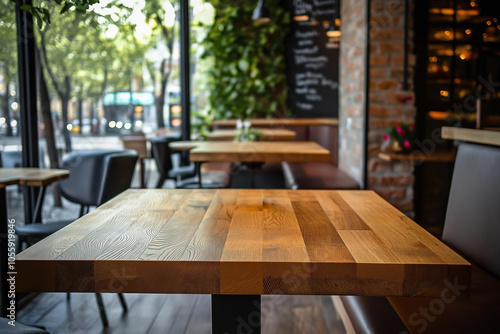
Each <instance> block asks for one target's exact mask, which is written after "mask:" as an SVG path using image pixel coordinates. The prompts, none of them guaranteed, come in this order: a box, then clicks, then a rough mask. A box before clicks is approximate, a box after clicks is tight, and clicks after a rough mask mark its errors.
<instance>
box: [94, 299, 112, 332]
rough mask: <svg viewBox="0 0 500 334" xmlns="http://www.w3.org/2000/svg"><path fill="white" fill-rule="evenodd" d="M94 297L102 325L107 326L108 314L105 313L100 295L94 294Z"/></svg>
mask: <svg viewBox="0 0 500 334" xmlns="http://www.w3.org/2000/svg"><path fill="white" fill-rule="evenodd" d="M95 299H96V300H97V306H98V307H99V314H100V315H101V321H102V325H103V326H104V327H108V326H109V323H108V316H107V315H106V309H105V308H104V303H103V302H102V296H101V294H100V293H96V294H95Z"/></svg>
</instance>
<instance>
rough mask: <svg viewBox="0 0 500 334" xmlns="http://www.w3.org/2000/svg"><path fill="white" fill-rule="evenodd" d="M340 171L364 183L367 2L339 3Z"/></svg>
mask: <svg viewBox="0 0 500 334" xmlns="http://www.w3.org/2000/svg"><path fill="white" fill-rule="evenodd" d="M341 17H342V38H341V42H340V51H341V55H340V75H339V81H340V86H339V89H340V90H339V97H340V108H339V167H340V168H341V169H342V170H344V171H346V172H347V173H349V174H350V175H351V176H352V177H353V178H355V179H356V180H358V181H359V182H360V183H361V182H362V180H363V164H364V161H363V152H364V136H363V129H364V122H365V119H364V118H365V117H364V114H365V99H366V96H365V94H364V92H365V82H366V65H365V64H366V61H365V59H366V58H365V57H366V48H365V46H366V29H365V27H366V0H350V1H342V2H341Z"/></svg>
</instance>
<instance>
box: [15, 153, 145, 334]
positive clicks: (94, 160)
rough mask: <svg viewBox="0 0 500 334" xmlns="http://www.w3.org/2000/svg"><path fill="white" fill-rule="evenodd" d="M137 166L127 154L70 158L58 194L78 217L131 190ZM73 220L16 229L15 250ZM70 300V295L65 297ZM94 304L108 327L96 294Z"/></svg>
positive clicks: (133, 156) (100, 302)
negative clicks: (77, 206)
mask: <svg viewBox="0 0 500 334" xmlns="http://www.w3.org/2000/svg"><path fill="white" fill-rule="evenodd" d="M136 162H137V153H136V152H135V151H132V150H126V151H90V152H78V153H73V154H71V155H69V156H68V157H67V158H66V159H65V160H64V161H63V163H62V166H61V168H63V169H68V170H69V171H70V176H69V178H67V179H65V180H63V181H61V183H60V187H61V194H62V196H63V197H64V198H66V199H68V200H69V201H71V202H74V203H78V204H80V205H81V207H80V217H81V216H83V215H84V214H86V213H87V212H88V211H89V208H90V207H91V206H99V205H101V204H103V203H104V202H106V201H108V200H110V199H111V198H113V197H114V196H116V195H118V194H119V193H121V192H122V191H124V190H126V189H128V188H129V187H130V183H131V181H132V176H133V174H134V170H135V164H136ZM72 222H73V220H69V221H61V222H56V223H47V224H29V225H25V226H22V227H16V234H17V235H18V238H19V239H18V247H20V249H22V246H23V244H26V245H28V246H29V245H31V244H33V243H35V242H37V241H39V240H41V239H43V238H45V237H47V236H49V235H50V234H52V233H54V232H56V231H58V230H60V229H61V228H63V227H65V226H67V225H69V224H70V223H72ZM68 296H69V294H68ZM118 297H119V299H120V303H121V304H122V307H123V310H124V311H127V305H126V303H125V299H124V298H123V295H122V294H118ZM96 299H97V303H98V305H99V310H100V314H101V319H102V322H103V325H104V326H105V327H106V326H108V320H107V316H106V312H105V309H104V305H103V302H102V297H101V295H100V294H96Z"/></svg>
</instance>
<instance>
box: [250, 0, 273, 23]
mask: <svg viewBox="0 0 500 334" xmlns="http://www.w3.org/2000/svg"><path fill="white" fill-rule="evenodd" d="M252 20H254V21H255V22H259V23H268V22H270V21H271V18H270V16H269V10H268V9H267V7H266V6H264V0H259V3H258V4H257V7H256V8H255V10H254V11H253V15H252Z"/></svg>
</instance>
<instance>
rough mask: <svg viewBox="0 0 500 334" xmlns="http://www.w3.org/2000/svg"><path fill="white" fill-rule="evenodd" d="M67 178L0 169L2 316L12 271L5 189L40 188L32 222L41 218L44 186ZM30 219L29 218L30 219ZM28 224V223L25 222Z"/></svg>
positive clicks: (35, 170)
mask: <svg viewBox="0 0 500 334" xmlns="http://www.w3.org/2000/svg"><path fill="white" fill-rule="evenodd" d="M68 176H69V172H68V171H67V170H63V169H39V168H0V206H1V207H0V245H1V247H0V252H1V254H0V264H1V269H0V280H1V283H0V294H1V298H0V307H1V312H0V314H1V315H2V316H5V315H6V312H7V305H8V301H9V298H7V297H8V296H7V290H8V288H7V283H6V282H7V272H8V271H12V270H10V269H9V270H8V268H7V262H8V261H7V260H8V255H7V254H8V249H9V245H8V241H12V240H9V239H8V235H7V231H8V228H7V224H8V214H7V196H6V191H5V188H6V187H7V186H10V185H14V184H17V185H21V186H27V187H41V188H42V190H41V192H40V193H39V195H38V200H37V203H36V208H35V211H34V214H33V221H35V220H36V218H37V217H38V216H40V218H41V213H40V212H41V207H42V203H43V196H44V193H45V186H46V185H48V184H50V183H52V182H54V181H57V180H61V179H65V178H67V177H68ZM30 218H31V217H30ZM26 223H29V222H26Z"/></svg>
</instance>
